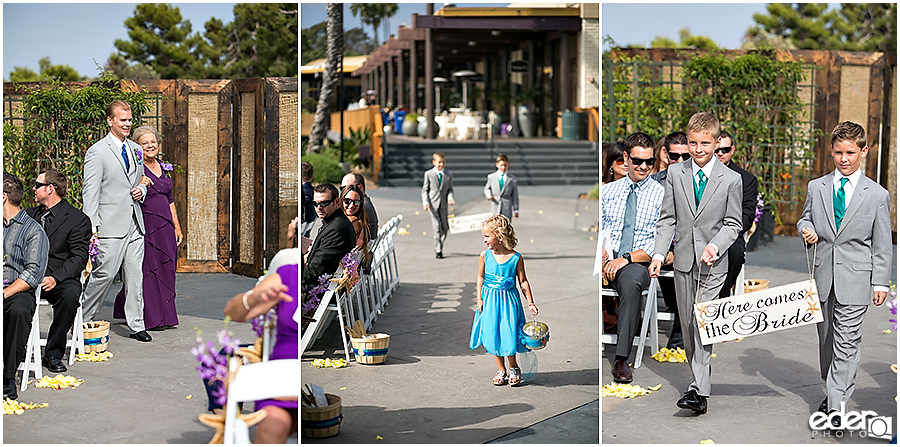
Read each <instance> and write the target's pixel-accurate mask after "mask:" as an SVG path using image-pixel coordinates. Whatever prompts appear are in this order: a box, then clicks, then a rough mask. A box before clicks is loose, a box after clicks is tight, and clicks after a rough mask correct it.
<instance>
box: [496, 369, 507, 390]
mask: <svg viewBox="0 0 900 447" xmlns="http://www.w3.org/2000/svg"><path fill="white" fill-rule="evenodd" d="M503 385H506V371H497V375H495V376H494V386H503Z"/></svg>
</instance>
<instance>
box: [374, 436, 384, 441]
mask: <svg viewBox="0 0 900 447" xmlns="http://www.w3.org/2000/svg"><path fill="white" fill-rule="evenodd" d="M382 439H384V438H382V437H381V436H375V440H376V441H381V440H382Z"/></svg>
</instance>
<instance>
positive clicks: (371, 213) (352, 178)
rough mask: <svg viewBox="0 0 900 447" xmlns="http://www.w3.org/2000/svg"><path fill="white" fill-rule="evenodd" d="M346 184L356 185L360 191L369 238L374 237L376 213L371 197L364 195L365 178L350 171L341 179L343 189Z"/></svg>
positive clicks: (375, 235) (376, 224)
mask: <svg viewBox="0 0 900 447" xmlns="http://www.w3.org/2000/svg"><path fill="white" fill-rule="evenodd" d="M347 185H356V187H357V188H359V191H360V192H361V193H362V195H363V200H364V207H365V210H366V219H368V221H369V239H375V238H376V237H378V214H377V213H376V212H375V206H374V205H372V199H370V198H369V196H367V195H366V178H365V177H363V175H362V174H360V173H358V172H351V173H349V174H347V175H345V176H344V178H343V179H342V180H341V189H342V190H343V189H344V187H345V186H347Z"/></svg>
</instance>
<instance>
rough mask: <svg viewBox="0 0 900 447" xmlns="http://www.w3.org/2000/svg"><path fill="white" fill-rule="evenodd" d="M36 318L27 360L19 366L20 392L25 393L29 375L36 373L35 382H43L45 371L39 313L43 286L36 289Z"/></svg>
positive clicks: (29, 335) (32, 328) (27, 349)
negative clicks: (38, 304) (20, 376)
mask: <svg viewBox="0 0 900 447" xmlns="http://www.w3.org/2000/svg"><path fill="white" fill-rule="evenodd" d="M34 299H35V307H34V316H32V317H31V332H29V333H28V342H27V343H26V344H25V360H24V361H23V362H22V363H20V364H19V368H18V369H19V370H20V371H22V384H21V385H20V386H19V391H25V390H26V389H27V388H28V373H30V372H33V373H34V380H41V378H42V377H44V375H43V370H42V369H41V368H42V366H41V319H40V316H39V314H40V312H38V306H37V303H39V302H40V301H41V285H40V284H38V286H37V287H36V288H35V289H34Z"/></svg>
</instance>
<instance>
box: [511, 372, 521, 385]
mask: <svg viewBox="0 0 900 447" xmlns="http://www.w3.org/2000/svg"><path fill="white" fill-rule="evenodd" d="M521 384H522V370H521V369H519V368H509V386H517V385H521Z"/></svg>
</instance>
